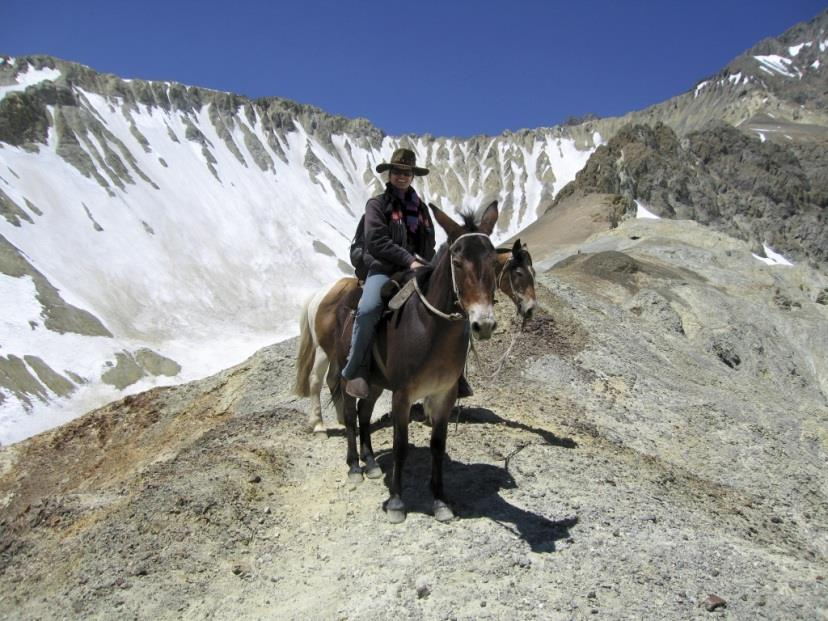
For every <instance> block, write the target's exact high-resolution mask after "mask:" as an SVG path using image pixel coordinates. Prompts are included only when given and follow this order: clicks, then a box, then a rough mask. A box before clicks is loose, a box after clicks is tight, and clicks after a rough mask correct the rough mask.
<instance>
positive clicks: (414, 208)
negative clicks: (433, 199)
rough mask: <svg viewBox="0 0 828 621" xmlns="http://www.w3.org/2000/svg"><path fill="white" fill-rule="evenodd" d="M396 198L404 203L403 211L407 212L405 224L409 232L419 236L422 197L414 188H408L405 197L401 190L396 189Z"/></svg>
mask: <svg viewBox="0 0 828 621" xmlns="http://www.w3.org/2000/svg"><path fill="white" fill-rule="evenodd" d="M394 196H396V197H397V199H398V200H399V201H400V202H401V203H402V205H403V211H404V212H405V224H406V226H407V227H408V232H409V233H411V234H412V235H416V234H417V229H418V228H419V227H420V197H419V196H417V192H415V191H414V188H408V192H406V193H405V195H403V194H402V193H401V192H400V191H399V190H397V189H396V188H394Z"/></svg>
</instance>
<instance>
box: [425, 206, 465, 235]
mask: <svg viewBox="0 0 828 621" xmlns="http://www.w3.org/2000/svg"><path fill="white" fill-rule="evenodd" d="M428 206H429V207H431V212H432V213H433V214H434V219H435V220H437V224H439V225H440V226H441V227H443V230H444V231H445V232H446V235H448V236H449V239H453V238H454V237H455V236H456V234H457V231H458V230H459V229H460V225H459V224H457V223H456V222H455V221H454V220H452V219H451V218H449V217H448V216H447V215H446V214H445V212H444V211H443V210H442V209H440V208H439V207H437V205H435V204H434V203H429V204H428Z"/></svg>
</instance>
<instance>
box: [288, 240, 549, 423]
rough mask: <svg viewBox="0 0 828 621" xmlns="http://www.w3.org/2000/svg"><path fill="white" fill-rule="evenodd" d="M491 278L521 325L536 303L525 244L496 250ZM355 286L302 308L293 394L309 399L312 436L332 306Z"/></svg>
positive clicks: (345, 284) (329, 348) (336, 287)
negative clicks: (492, 276) (495, 278)
mask: <svg viewBox="0 0 828 621" xmlns="http://www.w3.org/2000/svg"><path fill="white" fill-rule="evenodd" d="M495 275H496V276H497V288H498V290H499V291H501V292H503V294H505V295H506V296H507V297H508V298H509V299H510V300H511V301H512V303H513V304H514V306H515V310H516V311H517V314H518V315H519V316H520V318H521V319H522V320H523V321H524V322H525V321H528V320H529V319H531V318H532V314H533V312H534V310H535V307H536V306H537V299H536V294H535V270H534V268H533V267H532V255H531V254H529V249H528V248H527V246H526V244H521V243H520V240H517V241H516V242H515V243H514V244H513V245H512V246H511V248H497V264H496V265H495ZM358 286H359V285H358V282H357V279H356V278H354V277H346V278H340V279H339V280H337V281H336V282H334V283H331V284H329V285H327V286H325V287H323V288H322V289H320V290H319V291H317V292H316V293H315V294H314V295H313V296H312V297H310V298H309V299H308V300H307V301H306V302H305V304H304V305H303V307H302V314H301V317H300V319H299V351H298V356H297V364H296V382H295V384H294V392H295V393H296V394H297V395H298V396H300V397H309V403H308V430H312V431H314V432H321V431H325V424H324V423H323V422H322V401H321V398H320V393H321V391H322V386H323V385H324V383H325V375H326V372H327V371H328V361H329V360H330V359H331V358H333V357H334V349H335V344H334V341H335V334H334V331H335V329H336V325H335V319H336V317H335V315H336V313H335V309H336V305H337V304H338V302H339V300H340V299H341V298H342V297H343V296H345V295H348V294H349V293H350V292H352V291H354V290H355V289H357V288H358ZM331 379H333V380H334V382H335V383H338V381H339V374H338V373H336V374H335V376H334V377H333V378H329V383H330V381H331ZM461 384H462V378H461ZM461 389H462V386H461ZM339 403H340V404H341V401H340V402H339ZM336 415H337V420H338V421H339V423H340V424H344V422H345V419H344V414H343V412H342V408H341V407H338V409H337V412H336Z"/></svg>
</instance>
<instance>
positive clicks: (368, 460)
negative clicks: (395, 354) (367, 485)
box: [358, 388, 382, 479]
mask: <svg viewBox="0 0 828 621" xmlns="http://www.w3.org/2000/svg"><path fill="white" fill-rule="evenodd" d="M380 394H382V389H381V388H371V396H370V397H369V398H368V399H360V401H359V406H358V411H359V454H360V457H362V461H363V462H364V463H365V476H367V477H368V478H369V479H379V478H380V477H381V476H382V469H381V468H380V467H379V465H377V461H376V459H375V458H374V447H373V446H371V414H372V413H373V412H374V404H375V403H376V401H377V399H378V398H379V396H380Z"/></svg>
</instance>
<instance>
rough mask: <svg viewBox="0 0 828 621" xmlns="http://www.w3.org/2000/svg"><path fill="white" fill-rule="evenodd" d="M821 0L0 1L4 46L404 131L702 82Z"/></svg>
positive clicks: (549, 119)
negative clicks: (290, 103)
mask: <svg viewBox="0 0 828 621" xmlns="http://www.w3.org/2000/svg"><path fill="white" fill-rule="evenodd" d="M824 8H826V5H825V3H824V0H823V1H821V2H820V1H813V0H753V1H747V0H738V1H737V0H693V1H679V0H661V1H660V2H655V1H644V0H629V1H624V0H615V1H610V0H570V1H569V2H560V1H555V0H549V1H547V2H542V1H536V0H511V1H507V0H501V1H500V2H495V1H488V0H479V1H472V0H457V1H451V0H443V1H441V2H432V1H431V0H419V1H417V2H384V3H375V2H361V1H358V0H350V1H349V0H344V1H343V0H339V1H338V2H333V1H328V0H325V1H318V2H315V1H313V0H306V1H304V2H252V1H248V0H236V1H234V2H229V1H227V0H224V1H222V2H214V1H212V0H200V1H190V0H186V1H180V2H176V1H175V0H167V1H165V2H160V1H155V0H142V1H140V2H129V3H125V2H124V3H122V2H117V1H115V0H107V1H105V2H104V1H86V0H73V1H71V2H67V1H65V0H62V1H59V2H56V1H52V2H43V1H40V0H23V1H21V0H3V1H2V2H0V54H7V55H11V56H21V55H25V54H36V53H39V54H49V55H53V56H57V57H59V58H63V59H65V60H72V61H76V62H80V63H83V64H85V65H89V66H90V67H92V68H93V69H96V70H98V71H102V72H107V73H114V74H116V75H119V76H121V77H125V78H141V79H151V80H170V81H176V82H182V83H185V84H189V85H195V86H202V87H206V88H213V89H218V90H225V91H230V92H234V93H237V94H240V95H246V96H248V97H264V96H278V97H284V98H287V99H292V100H294V101H298V102H301V103H308V104H312V105H315V106H318V107H320V108H322V109H323V110H325V111H327V112H330V113H332V114H341V115H344V116H347V117H365V118H367V119H368V120H369V121H371V122H372V123H373V124H374V125H376V126H377V127H379V128H380V129H382V130H384V131H385V132H387V133H389V134H392V135H399V134H403V133H415V134H426V133H430V134H433V135H437V136H463V137H466V136H471V135H475V134H489V135H494V134H499V133H501V132H502V131H504V130H518V129H522V128H534V127H540V126H549V125H555V124H558V123H561V122H563V121H564V120H566V118H567V117H570V116H582V115H584V114H586V113H589V112H592V113H595V114H598V115H600V116H616V115H621V114H624V113H626V112H629V111H631V110H638V109H641V108H644V107H646V106H648V105H651V104H654V103H658V102H660V101H663V100H665V99H668V98H670V97H672V96H674V95H677V94H679V93H681V92H684V91H686V90H688V89H690V88H692V87H693V85H694V84H695V83H696V82H698V81H699V80H701V79H703V78H705V77H707V76H709V75H711V74H713V73H715V72H716V71H718V70H719V69H721V68H722V67H724V66H725V65H726V64H727V63H728V62H729V61H730V60H731V59H733V58H734V57H736V56H738V55H739V54H741V53H742V52H744V51H745V50H747V49H748V48H750V47H752V46H753V45H754V44H755V43H757V42H758V41H759V40H761V39H763V38H765V37H772V36H777V35H779V34H781V33H782V32H784V31H785V30H787V29H788V28H790V27H791V26H793V25H794V24H796V23H798V22H800V21H806V20H809V19H811V18H813V17H815V16H816V15H817V14H818V13H819V12H820V11H821V10H823V9H824Z"/></svg>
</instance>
